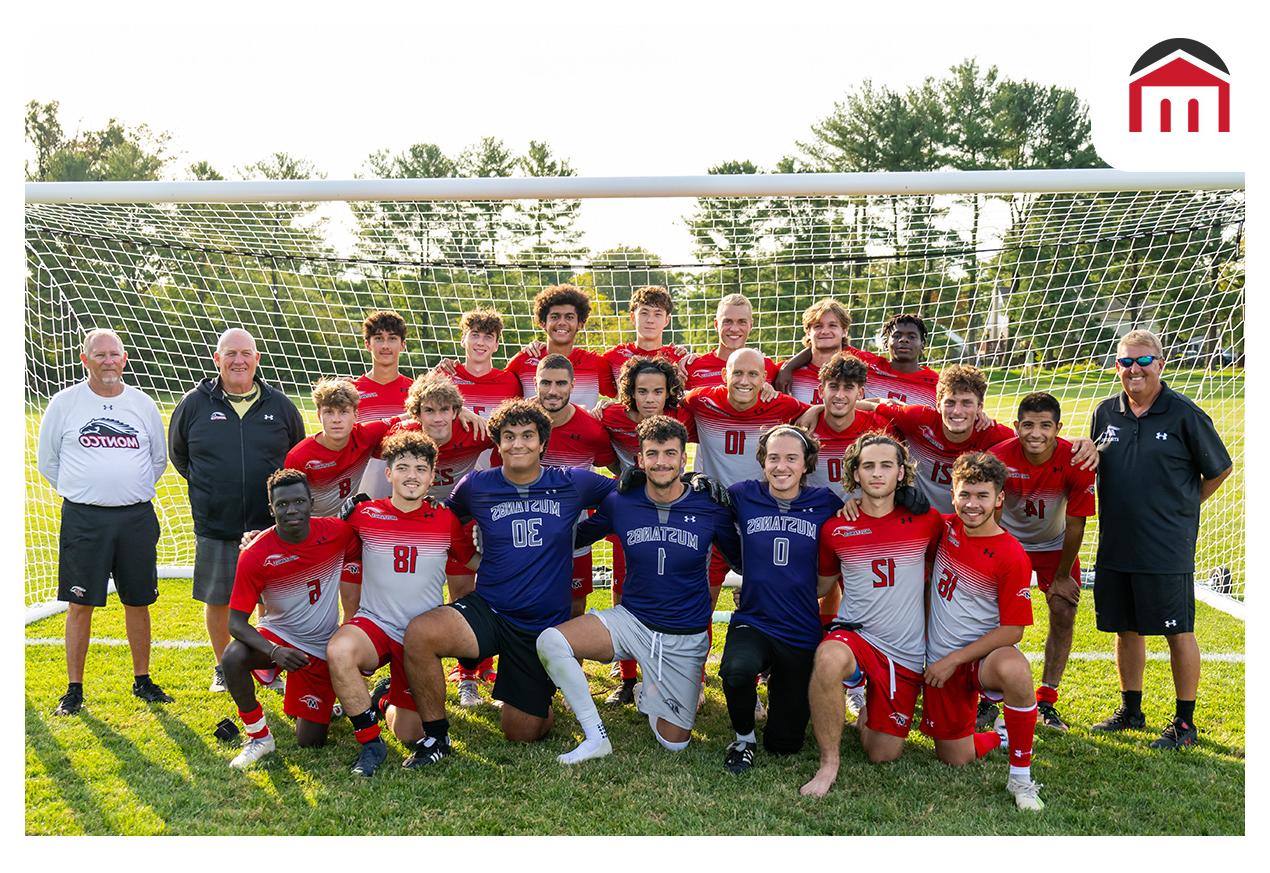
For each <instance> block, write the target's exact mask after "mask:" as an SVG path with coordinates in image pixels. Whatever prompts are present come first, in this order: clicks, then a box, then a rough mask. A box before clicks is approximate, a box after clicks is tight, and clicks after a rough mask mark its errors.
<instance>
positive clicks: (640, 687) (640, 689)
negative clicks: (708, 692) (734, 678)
mask: <svg viewBox="0 0 1270 873" xmlns="http://www.w3.org/2000/svg"><path fill="white" fill-rule="evenodd" d="M631 693H633V694H634V695H635V709H636V710H639V700H640V697H642V696H643V694H644V683H643V682H636V683H635V685H634V686H633V687H632V688H631ZM701 693H702V695H704V694H705V690H704V689H702V691H701ZM700 708H701V701H697V709H700Z"/></svg>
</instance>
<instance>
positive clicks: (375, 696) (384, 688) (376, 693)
mask: <svg viewBox="0 0 1270 873" xmlns="http://www.w3.org/2000/svg"><path fill="white" fill-rule="evenodd" d="M391 684H392V679H391V678H389V677H388V676H385V677H384V678H383V679H380V680H379V681H378V682H376V683H375V687H374V688H373V689H371V692H370V708H371V709H373V710H374V711H375V712H377V713H379V715H381V716H382V715H383V714H384V710H385V709H386V708H387V704H386V703H385V702H384V699H385V698H386V697H388V686H389V685H391Z"/></svg>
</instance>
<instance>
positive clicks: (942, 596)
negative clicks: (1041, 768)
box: [922, 452, 1045, 811]
mask: <svg viewBox="0 0 1270 873" xmlns="http://www.w3.org/2000/svg"><path fill="white" fill-rule="evenodd" d="M1008 475H1009V471H1008V470H1007V469H1006V466H1005V464H1003V463H1002V462H1001V460H1000V459H999V458H996V457H994V456H993V455H990V454H988V453H987V452H971V453H967V454H965V455H962V456H961V457H959V458H958V459H957V461H956V463H954V464H953V471H952V478H953V507H954V509H955V510H956V515H955V516H946V517H945V519H944V530H943V535H942V537H941V539H940V541H939V548H938V550H937V551H936V553H935V565H934V568H933V569H932V571H931V576H930V585H929V587H928V592H929V593H928V597H927V603H928V608H927V614H926V674H925V686H924V688H923V689H922V733H924V734H926V735H927V736H929V737H930V738H931V739H933V740H934V741H935V756H936V757H937V758H939V760H941V761H943V762H944V763H945V764H952V765H953V766H961V765H964V764H968V763H970V762H971V761H973V760H975V759H976V758H979V757H983V756H984V755H986V754H987V753H988V752H990V751H992V750H993V749H996V748H998V747H999V746H1000V745H1002V743H1003V742H1004V744H1005V745H1006V746H1007V747H1008V749H1009V767H1010V770H1009V777H1008V778H1007V780H1006V790H1007V791H1009V793H1010V794H1011V795H1012V796H1013V797H1014V801H1015V804H1016V805H1017V806H1018V808H1019V809H1023V810H1032V811H1036V810H1040V809H1043V808H1044V806H1045V804H1044V803H1042V802H1041V797H1040V789H1041V786H1040V785H1039V784H1038V783H1035V782H1033V781H1032V775H1031V764H1032V739H1033V735H1034V734H1035V732H1036V696H1035V687H1034V686H1033V684H1032V668H1031V666H1030V665H1029V664H1028V660H1027V657H1026V656H1025V655H1024V654H1023V653H1022V652H1020V651H1019V649H1018V643H1019V641H1020V640H1021V639H1023V629H1024V628H1025V627H1027V626H1028V625H1030V624H1031V623H1032V588H1031V585H1032V563H1031V561H1029V560H1028V556H1027V552H1025V551H1023V546H1021V545H1020V544H1019V541H1018V540H1016V539H1015V538H1014V537H1012V536H1011V535H1010V534H1009V533H1008V532H1006V531H1005V530H1004V529H1002V527H1001V526H1000V525H999V524H998V523H997V521H996V517H995V513H996V512H997V510H999V509H1000V508H1001V504H1002V501H1003V499H1004V497H1005V491H1004V489H1005V482H1006V478H1007V476H1008ZM980 694H983V695H985V696H987V697H988V698H990V699H994V700H1003V701H1004V703H1005V716H1004V731H1002V733H1003V734H1004V736H998V735H996V734H997V732H996V731H989V732H983V733H976V732H975V727H976V725H975V716H976V704H977V703H978V700H979V696H980Z"/></svg>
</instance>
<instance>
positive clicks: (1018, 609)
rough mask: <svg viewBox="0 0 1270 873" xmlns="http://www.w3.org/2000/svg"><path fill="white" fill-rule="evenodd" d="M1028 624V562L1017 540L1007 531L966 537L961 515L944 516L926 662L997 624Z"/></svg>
mask: <svg viewBox="0 0 1270 873" xmlns="http://www.w3.org/2000/svg"><path fill="white" fill-rule="evenodd" d="M1031 623H1032V561H1031V559H1029V558H1028V556H1027V552H1025V551H1023V546H1021V545H1019V541H1018V540H1016V539H1015V538H1014V537H1012V536H1010V534H1008V533H1005V532H1002V533H999V534H996V535H995V536H990V537H972V536H967V535H966V529H965V526H964V525H963V524H962V523H961V519H959V518H958V517H957V516H955V515H946V516H944V525H943V536H942V537H941V538H940V540H939V548H938V549H937V550H936V552H935V567H934V569H933V570H931V576H930V611H929V613H928V615H927V617H926V661H927V663H934V662H935V661H938V660H939V659H940V658H942V657H944V656H945V655H949V654H951V653H953V652H955V651H957V650H958V649H960V648H962V647H963V646H968V645H969V644H970V643H973V642H974V641H975V640H977V639H979V637H981V636H983V635H984V634H986V633H987V632H988V631H990V630H993V629H994V628H996V627H999V626H1001V625H1007V624H1010V625H1029V624H1031Z"/></svg>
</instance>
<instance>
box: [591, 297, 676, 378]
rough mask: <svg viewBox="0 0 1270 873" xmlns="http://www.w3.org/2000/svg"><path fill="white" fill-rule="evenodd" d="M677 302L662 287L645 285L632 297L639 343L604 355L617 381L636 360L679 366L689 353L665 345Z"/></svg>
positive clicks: (627, 345) (636, 339)
mask: <svg viewBox="0 0 1270 873" xmlns="http://www.w3.org/2000/svg"><path fill="white" fill-rule="evenodd" d="M674 310H675V301H674V299H673V298H672V297H671V296H670V292H669V291H667V290H666V289H665V288H663V287H661V286H660V285H645V286H644V287H643V288H636V289H635V292H634V293H633V294H631V323H632V324H633V325H634V327H635V342H633V343H622V344H620V345H616V346H614V347H613V348H611V349H609V350H608V351H607V352H605V353H604V360H606V361H608V364H609V369H610V370H611V371H612V372H613V381H614V382H615V383H617V382H620V379H621V372H622V365H623V364H625V363H626V362H627V361H629V360H631V359H632V358H654V357H661V358H665V359H666V360H668V361H670V362H671V363H672V364H678V363H679V362H680V361H681V360H683V358H684V357H685V356H686V355H687V354H688V349H687V348H685V347H684V346H676V345H667V344H665V342H664V340H665V334H666V331H667V330H668V329H669V328H670V316H671V313H672V312H674Z"/></svg>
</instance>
